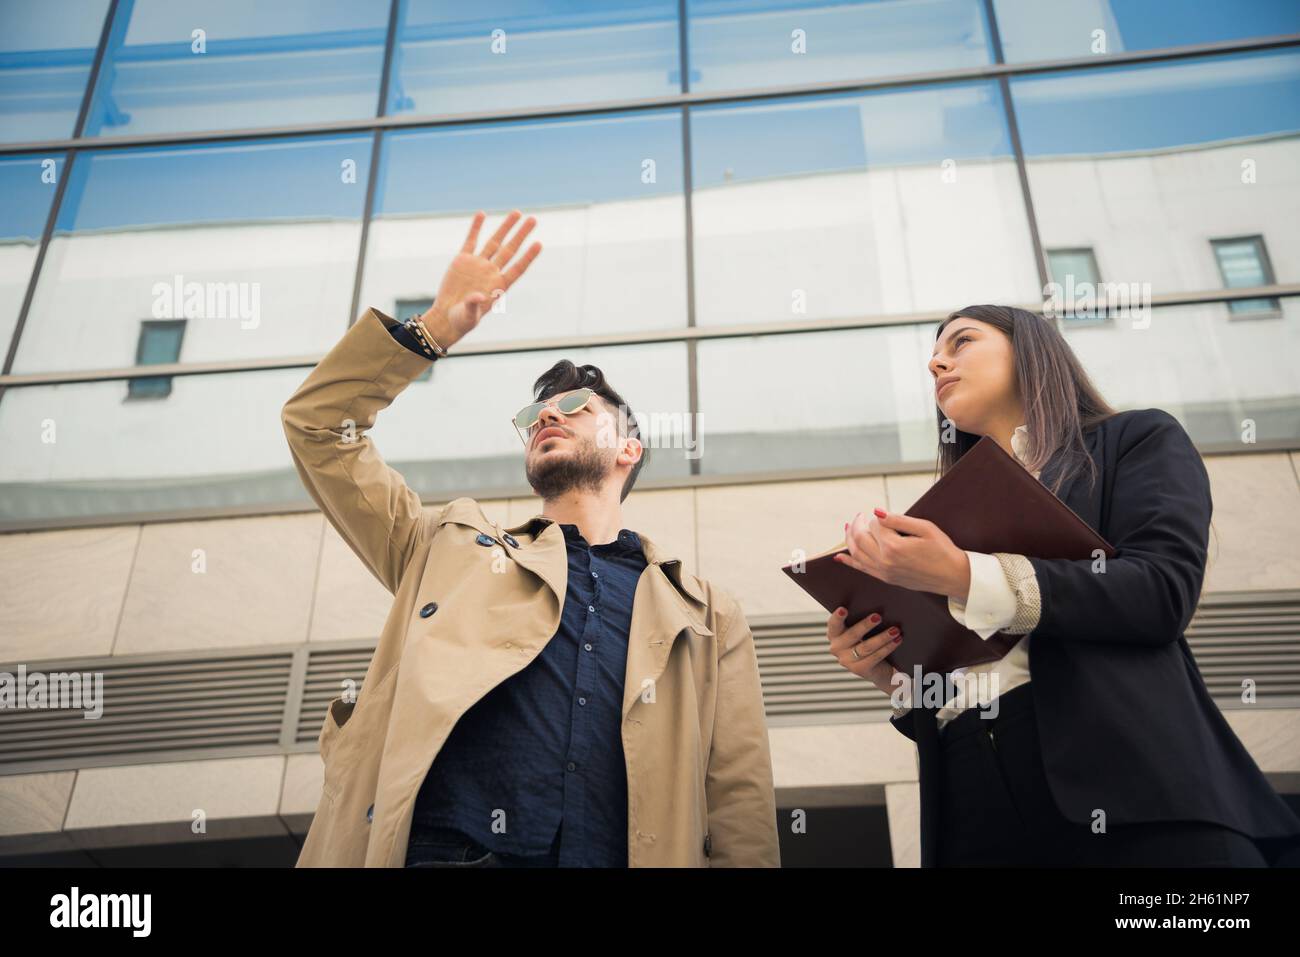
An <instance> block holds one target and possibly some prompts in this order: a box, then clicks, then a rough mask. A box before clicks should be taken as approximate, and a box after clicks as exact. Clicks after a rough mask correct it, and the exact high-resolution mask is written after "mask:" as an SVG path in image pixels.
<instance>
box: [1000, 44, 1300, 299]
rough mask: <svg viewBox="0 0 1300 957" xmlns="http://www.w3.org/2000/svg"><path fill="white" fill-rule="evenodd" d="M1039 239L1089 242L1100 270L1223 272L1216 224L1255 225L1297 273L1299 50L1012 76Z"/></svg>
mask: <svg viewBox="0 0 1300 957" xmlns="http://www.w3.org/2000/svg"><path fill="white" fill-rule="evenodd" d="M1011 94H1012V98H1013V101H1014V103H1015V107H1016V115H1017V119H1018V121H1019V124H1020V135H1021V140H1022V142H1023V144H1024V149H1025V154H1026V166H1027V171H1028V175H1029V187H1030V191H1031V193H1032V195H1033V198H1034V212H1035V214H1036V216H1037V220H1038V227H1039V231H1040V234H1041V236H1042V240H1043V243H1044V244H1045V245H1047V246H1050V247H1074V246H1089V247H1092V248H1094V249H1095V250H1096V254H1097V257H1098V261H1099V263H1100V264H1101V265H1102V268H1103V270H1104V272H1105V274H1106V280H1107V281H1116V282H1124V283H1149V284H1150V287H1151V293H1152V294H1153V295H1158V294H1161V293H1169V292H1182V291H1192V290H1200V289H1214V288H1217V287H1220V286H1221V279H1220V276H1219V272H1218V265H1217V262H1216V260H1215V257H1214V253H1213V250H1212V249H1211V247H1210V244H1209V239H1210V237H1213V236H1233V235H1242V234H1255V233H1259V234H1262V235H1263V236H1264V237H1265V239H1266V241H1267V243H1268V247H1269V249H1270V251H1272V253H1273V255H1274V259H1273V264H1274V267H1275V271H1276V276H1277V279H1278V280H1279V281H1284V282H1286V281H1294V280H1295V279H1297V278H1300V235H1297V230H1296V223H1297V222H1300V54H1298V53H1294V52H1290V51H1277V52H1272V51H1270V52H1262V53H1252V54H1240V55H1233V56H1217V57H1206V58H1198V59H1194V60H1179V61H1175V62H1172V63H1155V64H1139V65H1134V66H1126V67H1109V68H1105V69H1099V70H1077V71H1068V72H1064V73H1053V74H1048V75H1045V76H1039V77H1024V78H1016V79H1014V80H1013V81H1012V83H1011Z"/></svg>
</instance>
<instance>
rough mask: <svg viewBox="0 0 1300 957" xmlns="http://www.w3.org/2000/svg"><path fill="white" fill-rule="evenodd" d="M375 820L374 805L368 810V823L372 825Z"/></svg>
mask: <svg viewBox="0 0 1300 957" xmlns="http://www.w3.org/2000/svg"><path fill="white" fill-rule="evenodd" d="M374 820H375V806H374V805H373V804H372V805H370V807H368V808H366V823H367V824H371V823H373V822H374Z"/></svg>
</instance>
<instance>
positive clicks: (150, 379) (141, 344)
mask: <svg viewBox="0 0 1300 957" xmlns="http://www.w3.org/2000/svg"><path fill="white" fill-rule="evenodd" d="M184 338H185V320H184V319H146V320H144V321H143V322H141V323H140V338H139V340H138V341H137V342H136V347H135V364H136V365H138V366H150V365H162V364H165V363H169V362H179V361H180V356H181V340H182V339H184ZM171 393H172V377H171V376H169V375H160V376H140V377H138V378H135V379H128V380H127V393H126V397H127V398H128V399H162V398H166V397H167V396H169V395H171Z"/></svg>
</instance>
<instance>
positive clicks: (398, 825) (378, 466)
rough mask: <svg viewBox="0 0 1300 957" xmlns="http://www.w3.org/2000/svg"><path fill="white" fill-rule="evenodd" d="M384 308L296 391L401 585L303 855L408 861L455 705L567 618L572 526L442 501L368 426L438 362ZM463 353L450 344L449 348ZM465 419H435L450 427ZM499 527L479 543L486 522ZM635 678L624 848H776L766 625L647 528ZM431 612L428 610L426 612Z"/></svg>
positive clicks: (354, 543)
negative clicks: (395, 464)
mask: <svg viewBox="0 0 1300 957" xmlns="http://www.w3.org/2000/svg"><path fill="white" fill-rule="evenodd" d="M394 324H395V321H394V320H393V319H391V318H389V317H388V316H385V315H384V314H382V313H380V312H378V311H377V310H374V309H371V310H369V311H367V312H366V314H365V315H364V316H362V317H361V319H360V320H359V321H358V322H357V323H356V324H355V325H353V326H352V328H351V329H349V330H348V332H347V333H346V334H345V335H344V336H343V338H342V339H341V340H340V341H339V343H338V344H337V345H336V346H335V347H334V348H333V349H332V350H331V351H330V352H329V354H328V355H326V356H325V358H324V359H322V360H321V362H320V363H319V365H317V366H316V368H315V369H313V370H312V372H311V374H310V375H308V377H307V379H306V381H304V382H303V384H302V385H301V386H300V387H299V388H298V389H297V391H296V392H294V394H293V395H292V396H291V397H290V398H289V400H288V402H286V403H285V405H284V409H283V413H282V420H283V424H284V430H285V434H286V436H287V437H288V440H289V447H290V449H291V450H292V453H293V459H294V462H295V464H296V466H297V469H298V473H299V475H300V476H301V477H302V480H303V482H304V484H305V485H306V487H307V489H308V491H309V492H310V493H311V496H312V498H313V499H315V501H316V502H317V504H319V505H320V507H321V510H322V511H323V512H324V513H325V516H326V518H328V520H329V521H330V523H331V524H332V525H333V526H334V527H335V528H336V529H338V531H339V534H340V535H342V536H343V538H344V540H345V541H346V542H347V543H348V544H349V545H350V546H351V547H352V550H353V551H355V552H356V554H357V556H358V557H359V558H360V559H361V561H362V562H363V563H364V564H365V565H366V567H367V568H369V569H370V571H371V572H372V573H373V574H374V575H375V577H376V578H378V579H379V581H380V582H381V583H382V584H383V585H384V587H385V588H387V589H388V590H389V591H390V592H392V593H393V595H394V598H395V600H394V602H393V606H392V610H391V611H390V612H389V615H388V620H387V621H386V622H385V624H384V628H383V632H382V634H381V636H380V638H379V643H378V646H377V647H376V649H375V653H374V657H373V658H372V659H371V661H370V665H369V668H368V669H367V671H366V677H365V681H364V684H363V686H362V688H361V690H360V692H359V693H358V694H357V696H356V701H355V702H354V703H353V702H349V701H347V700H346V699H345V698H344V697H339V698H336V699H335V700H334V701H332V702H331V703H330V706H329V709H328V713H327V714H326V717H325V723H324V726H323V727H322V728H321V733H320V754H321V758H322V759H323V760H324V762H325V778H324V786H323V789H322V793H321V798H320V803H319V805H318V807H317V809H316V815H315V818H314V819H313V820H312V824H311V829H310V830H309V831H308V834H307V839H306V842H305V843H304V845H303V848H302V852H301V854H300V856H299V858H298V866H299V867H308V866H344V867H360V866H365V867H401V866H403V864H404V863H405V854H406V845H407V841H408V839H409V836H410V828H411V818H412V814H413V810H414V805H415V798H416V793H417V791H418V790H419V787H420V784H421V782H422V781H423V780H424V777H425V774H426V773H427V772H428V770H429V767H430V766H431V765H432V763H433V760H434V758H435V757H437V755H438V751H439V750H440V749H441V747H442V744H443V742H444V741H445V740H446V739H447V736H448V734H449V733H450V732H451V729H452V727H453V726H454V725H455V723H456V721H457V720H458V719H459V718H460V716H461V715H462V714H464V713H465V712H466V711H467V710H468V709H469V708H470V707H471V706H472V705H474V704H475V702H477V701H478V700H479V699H481V698H482V697H483V696H484V695H485V694H487V693H488V692H489V691H490V690H491V689H492V688H494V687H495V686H497V685H498V684H500V683H501V682H502V681H505V680H506V679H507V678H509V677H510V676H511V675H513V674H515V673H516V672H518V671H520V670H521V669H523V668H524V667H526V666H527V665H528V663H529V662H531V661H532V660H533V659H534V658H536V657H537V655H538V654H539V653H540V651H541V649H542V647H543V646H544V645H545V644H546V642H547V641H549V640H550V639H551V636H552V635H554V634H555V632H556V630H557V629H558V627H559V623H560V613H561V609H562V607H563V604H564V594H565V587H566V584H567V577H568V557H567V551H566V546H565V540H564V534H563V530H562V529H561V528H560V527H559V525H557V524H555V523H554V522H550V521H548V520H545V519H543V520H542V522H540V523H538V524H537V526H535V528H536V534H535V535H534V534H531V533H530V532H529V528H530V523H528V522H525V523H524V524H522V525H518V526H515V527H513V528H502V527H501V526H499V525H497V524H496V523H495V522H492V521H490V520H489V519H488V518H486V517H485V516H484V514H483V510H482V509H481V508H480V507H479V504H478V503H477V502H476V501H474V500H473V499H470V498H459V499H456V500H455V501H453V502H451V503H450V504H448V505H446V506H445V507H443V508H442V509H441V510H440V511H438V512H437V513H436V515H429V514H427V513H425V512H423V511H422V509H421V507H420V499H419V496H418V495H416V493H415V492H414V491H412V490H411V489H410V488H409V487H408V486H407V485H406V483H405V482H404V481H403V479H402V477H401V475H400V474H399V473H397V472H396V471H394V470H393V469H392V468H390V467H389V466H388V465H386V464H385V463H384V461H383V460H382V459H381V458H380V456H379V454H378V452H377V451H376V449H375V447H374V445H373V444H372V442H371V440H370V438H369V436H368V435H367V434H366V433H367V430H368V429H370V428H371V426H373V425H374V422H375V417H376V415H377V414H378V413H379V412H380V411H381V410H382V409H384V408H386V407H387V406H388V405H389V403H391V402H392V401H393V400H394V399H395V398H396V397H397V396H398V395H399V394H400V393H401V392H402V390H403V389H405V388H406V386H407V385H408V384H410V382H411V381H412V380H413V379H415V377H416V376H418V375H419V374H420V373H421V372H423V371H424V370H425V369H426V368H427V366H428V360H427V359H425V358H423V357H422V356H420V355H418V354H416V353H414V352H412V351H410V350H408V349H407V348H406V347H404V346H403V345H401V344H400V343H399V342H397V341H396V340H395V339H393V337H392V336H391V335H390V334H389V332H388V331H387V327H389V326H392V325H394ZM440 361H450V362H455V361H456V360H455V359H454V358H451V359H448V360H440ZM455 428H456V423H455V422H454V421H447V422H443V423H437V422H435V423H431V428H430V430H429V432H430V435H431V436H435V437H436V436H437V435H438V434H439V433H440V432H441V433H442V434H443V435H445V436H446V438H445V441H446V442H448V443H449V444H450V443H452V442H454V441H455ZM507 532H509V533H511V535H512V537H513V538H514V539H515V541H516V542H517V547H516V546H515V545H511V544H510V543H509V540H508V539H507V538H506V537H505V533H507ZM481 534H484V535H489V536H491V537H492V538H493V539H494V541H495V544H493V545H492V546H491V547H483V546H481V545H479V544H477V543H476V538H477V537H478V536H479V535H481ZM641 541H642V544H643V546H644V549H645V555H646V559H647V562H648V564H647V567H646V568H645V570H644V571H643V572H642V574H641V577H640V579H639V580H638V582H637V586H636V593H635V598H634V604H633V612H632V621H631V628H630V631H629V635H628V655H627V670H626V674H625V678H624V691H623V725H622V738H623V753H624V756H625V759H626V764H627V802H628V809H627V810H628V832H627V848H628V864H629V866H632V867H656V866H670V867H709V866H712V867H719V866H765V867H776V866H779V864H780V850H779V846H778V841H777V823H776V806H775V797H774V792H773V785H772V765H771V755H770V752H769V744H768V735H767V726H766V723H765V721H764V715H763V702H762V693H761V688H760V686H759V676H758V662H757V656H756V654H755V649H754V639H753V636H752V634H751V632H750V629H749V626H748V624H747V623H746V621H745V616H744V614H743V613H742V611H741V609H740V607H739V605H738V604H737V602H736V601H735V600H734V599H733V598H732V597H731V596H729V595H728V594H726V593H725V592H723V591H722V590H720V589H718V588H715V587H713V586H711V585H709V583H708V582H706V581H703V580H702V579H699V578H696V577H695V576H693V575H691V574H689V573H687V572H686V571H684V570H683V568H682V565H681V562H680V561H679V560H678V559H676V558H673V557H671V556H669V555H667V554H664V553H663V552H662V551H661V550H660V549H659V548H657V547H656V546H655V545H654V543H653V542H652V541H651V540H650V539H649V538H648V537H647V536H645V535H641ZM422 610H423V611H424V614H421V611H422Z"/></svg>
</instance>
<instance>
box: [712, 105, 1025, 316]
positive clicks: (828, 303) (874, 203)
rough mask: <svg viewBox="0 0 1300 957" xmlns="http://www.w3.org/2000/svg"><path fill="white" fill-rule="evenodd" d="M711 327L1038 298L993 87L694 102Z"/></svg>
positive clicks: (1020, 204) (1014, 175)
mask: <svg viewBox="0 0 1300 957" xmlns="http://www.w3.org/2000/svg"><path fill="white" fill-rule="evenodd" d="M691 146H692V153H693V155H692V162H693V164H694V166H693V182H694V193H693V196H692V209H693V223H694V229H695V295H696V317H697V321H698V323H699V324H700V325H719V324H736V323H751V322H765V321H767V322H776V321H787V322H788V321H797V320H804V319H807V320H814V319H826V318H842V317H849V316H860V315H877V314H907V313H913V312H920V311H928V310H934V309H943V310H949V309H952V308H955V307H956V306H960V305H964V304H966V303H967V302H999V301H1009V302H1026V301H1030V302H1032V301H1034V300H1036V299H1037V298H1038V295H1039V293H1038V285H1039V283H1038V277H1037V272H1036V270H1035V268H1034V251H1033V245H1032V243H1031V241H1030V237H1029V227H1028V218H1027V216H1026V214H1025V211H1024V203H1023V201H1022V199H1021V193H1020V186H1019V179H1018V175H1017V172H1016V164H1015V161H1014V159H1013V158H1012V156H1011V148H1010V144H1009V139H1008V135H1007V127H1006V123H1005V119H1004V115H1003V111H1002V108H1001V98H1000V95H999V93H998V89H997V86H996V85H995V84H992V83H986V82H979V83H964V84H957V85H951V86H949V85H942V86H927V87H921V88H917V89H911V90H906V91H902V92H892V91H891V92H880V93H871V94H865V95H864V94H837V95H834V96H819V97H811V98H799V99H789V100H786V99H782V100H780V101H774V102H771V103H761V104H757V105H751V104H746V105H743V106H732V105H728V106H716V107H714V106H709V107H698V108H693V109H692V110H691Z"/></svg>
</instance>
